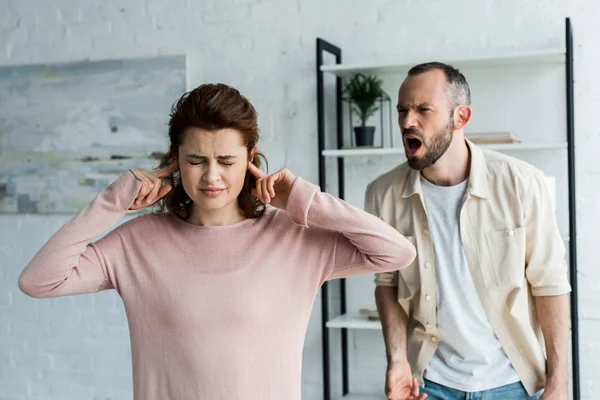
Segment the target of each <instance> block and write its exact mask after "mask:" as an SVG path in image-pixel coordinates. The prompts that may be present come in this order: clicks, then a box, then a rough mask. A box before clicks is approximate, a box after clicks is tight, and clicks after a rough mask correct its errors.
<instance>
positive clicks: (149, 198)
mask: <svg viewBox="0 0 600 400" xmlns="http://www.w3.org/2000/svg"><path fill="white" fill-rule="evenodd" d="M152 183H153V184H154V187H153V188H152V190H151V191H150V193H148V196H147V197H146V203H148V204H151V203H153V202H154V199H156V198H157V197H158V191H159V190H160V188H161V187H162V181H161V180H160V179H158V178H155V179H154V181H153V182H152Z"/></svg>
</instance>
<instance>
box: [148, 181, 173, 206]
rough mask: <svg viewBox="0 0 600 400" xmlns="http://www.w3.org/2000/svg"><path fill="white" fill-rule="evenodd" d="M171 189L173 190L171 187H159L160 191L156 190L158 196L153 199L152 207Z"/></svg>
mask: <svg viewBox="0 0 600 400" xmlns="http://www.w3.org/2000/svg"><path fill="white" fill-rule="evenodd" d="M171 189H173V186H171V185H164V186H161V187H160V189H159V190H158V194H157V195H156V197H155V198H154V200H152V203H151V204H152V205H154V204H156V203H158V202H159V201H160V200H161V199H162V198H163V197H165V196H166V195H167V194H168V193H169V192H170V191H171Z"/></svg>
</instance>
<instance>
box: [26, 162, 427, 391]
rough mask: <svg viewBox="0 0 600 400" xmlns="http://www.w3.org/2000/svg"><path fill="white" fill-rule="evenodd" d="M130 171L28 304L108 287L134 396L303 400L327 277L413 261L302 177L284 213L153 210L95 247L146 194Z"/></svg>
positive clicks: (51, 261) (49, 256)
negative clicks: (307, 343)
mask: <svg viewBox="0 0 600 400" xmlns="http://www.w3.org/2000/svg"><path fill="white" fill-rule="evenodd" d="M140 185H141V183H140V181H139V180H138V179H137V178H136V177H135V175H134V174H133V173H132V172H127V173H126V174H124V175H123V176H121V177H120V178H119V179H117V180H116V181H115V182H113V183H112V184H111V185H110V186H109V187H108V188H107V189H105V190H104V191H102V192H101V193H99V195H98V196H97V197H96V199H95V200H94V201H92V202H91V203H90V204H89V205H88V206H86V207H85V208H84V209H83V210H82V211H81V212H80V213H79V214H77V215H76V216H74V217H73V218H72V219H71V220H70V221H69V222H68V223H67V224H65V226H63V227H62V228H61V229H60V230H59V231H58V232H57V233H56V234H55V235H54V236H52V238H50V240H49V241H48V242H47V243H46V244H45V245H44V246H43V248H42V249H41V250H40V251H39V252H38V253H37V254H36V256H35V257H34V258H33V260H32V261H31V262H30V263H29V265H27V267H26V268H25V270H24V271H23V272H22V274H21V276H20V278H19V287H20V288H21V290H22V291H23V292H25V293H26V294H28V295H30V296H34V297H56V296H65V295H71V294H80V293H92V292H98V291H100V290H106V289H115V290H116V291H117V292H118V293H119V295H120V296H121V298H122V299H123V303H124V305H125V310H126V313H127V317H128V322H129V331H130V335H131V352H132V358H133V382H134V397H135V399H137V400H170V399H172V400H199V399H201V400H234V399H243V400H280V399H292V400H299V399H300V382H301V366H302V348H303V342H304V336H305V332H306V328H307V325H308V321H309V317H310V313H311V308H312V304H313V301H314V299H315V296H316V295H317V292H318V290H319V288H320V286H321V285H322V284H323V282H325V281H326V280H328V279H332V278H339V277H347V276H351V275H357V274H366V273H374V272H382V271H391V270H397V269H400V268H403V267H405V266H407V265H408V264H409V263H410V262H411V261H412V260H413V259H414V257H415V249H414V247H413V246H412V245H411V244H410V242H408V241H407V240H406V239H405V238H404V237H403V236H402V235H400V234H399V233H398V232H397V231H396V230H395V229H393V228H392V227H390V226H389V225H387V224H385V223H384V222H382V221H381V220H379V219H378V218H376V217H374V216H372V215H370V214H367V213H366V212H364V211H362V210H359V209H358V208H355V207H352V206H350V205H348V204H346V203H345V202H343V201H341V200H339V199H336V198H334V197H333V196H331V195H329V194H326V193H322V192H320V190H319V188H318V187H317V186H315V185H313V184H310V183H308V182H306V181H304V180H302V179H301V178H297V179H296V181H295V183H294V185H293V188H292V192H291V194H290V198H289V202H288V207H287V208H288V209H287V210H286V211H281V210H276V209H271V208H269V209H268V210H267V211H266V212H265V214H264V215H263V216H262V217H260V218H257V219H246V220H244V221H242V222H239V223H237V224H233V225H228V226H197V225H192V224H189V223H187V222H185V221H182V220H180V219H178V218H176V217H173V216H165V215H159V214H147V215H143V216H139V217H137V218H135V219H132V220H131V221H128V222H126V223H124V224H122V225H121V226H119V227H117V228H116V229H114V230H112V231H111V232H109V233H108V234H107V235H106V236H104V237H103V238H102V239H101V240H99V241H97V242H95V243H92V244H90V240H91V239H92V238H94V237H95V236H97V235H99V234H101V233H102V232H104V231H106V230H108V229H109V228H111V227H112V226H113V225H114V224H115V223H117V222H118V221H119V220H120V219H121V218H122V217H123V216H124V215H125V214H126V213H127V210H128V208H129V207H130V205H131V204H132V203H133V201H134V199H135V196H136V194H137V192H138V190H139V188H140Z"/></svg>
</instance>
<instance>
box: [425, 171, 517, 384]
mask: <svg viewBox="0 0 600 400" xmlns="http://www.w3.org/2000/svg"><path fill="white" fill-rule="evenodd" d="M421 183H422V187H423V194H424V201H425V208H426V210H427V219H428V223H429V230H430V232H431V235H432V239H433V245H434V251H435V259H436V281H437V290H436V293H437V326H438V330H439V333H440V343H439V347H438V349H437V351H436V353H435V355H434V356H433V359H432V360H431V362H430V363H429V365H428V366H427V368H426V369H425V378H427V379H429V380H431V381H433V382H436V383H438V384H440V385H444V386H448V387H451V388H453V389H457V390H462V391H465V392H478V391H482V390H489V389H494V388H496V387H500V386H503V385H508V384H511V383H515V382H518V381H519V380H520V379H519V376H518V375H517V372H516V371H515V370H514V369H513V367H512V365H511V363H510V361H509V359H508V357H507V356H506V353H505V352H504V350H503V349H502V346H501V344H500V341H499V340H498V338H497V337H496V335H495V334H494V330H493V328H492V326H491V324H490V322H489V320H488V318H487V315H486V314H485V310H484V309H483V306H482V304H481V301H480V300H479V296H478V295H477V291H476V289H475V284H474V283H473V278H472V276H471V272H470V271H469V267H468V265H467V260H466V257H465V253H464V251H463V244H462V239H461V236H460V227H459V220H460V219H459V217H460V210H461V207H462V203H463V197H464V194H465V189H466V187H467V181H464V182H462V183H460V184H458V185H455V186H436V185H434V184H432V183H431V182H429V181H427V180H426V179H424V178H422V179H421Z"/></svg>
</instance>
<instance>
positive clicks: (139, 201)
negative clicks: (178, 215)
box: [129, 162, 179, 211]
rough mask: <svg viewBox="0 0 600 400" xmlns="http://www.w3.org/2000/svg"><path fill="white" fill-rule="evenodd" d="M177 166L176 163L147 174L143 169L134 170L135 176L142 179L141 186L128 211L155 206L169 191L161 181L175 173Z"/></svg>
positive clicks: (170, 187) (169, 188)
mask: <svg viewBox="0 0 600 400" xmlns="http://www.w3.org/2000/svg"><path fill="white" fill-rule="evenodd" d="M178 168H179V166H178V165H177V162H174V163H173V164H171V165H168V166H166V167H164V168H161V169H157V170H156V171H152V172H148V171H146V170H145V169H143V168H138V169H136V170H135V173H136V175H137V176H138V177H139V178H141V179H142V186H140V190H139V192H138V194H137V195H136V196H135V201H134V202H133V204H132V205H131V207H129V209H130V210H133V211H137V210H141V209H142V208H146V207H148V206H151V205H153V204H155V203H156V202H157V201H159V200H160V199H162V198H163V197H165V196H166V195H167V193H169V192H170V191H171V189H172V188H173V187H172V186H171V185H164V186H163V184H162V180H163V179H164V178H167V177H168V176H170V175H171V174H172V173H173V172H175V171H177V169H178Z"/></svg>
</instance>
